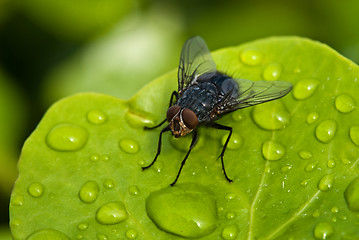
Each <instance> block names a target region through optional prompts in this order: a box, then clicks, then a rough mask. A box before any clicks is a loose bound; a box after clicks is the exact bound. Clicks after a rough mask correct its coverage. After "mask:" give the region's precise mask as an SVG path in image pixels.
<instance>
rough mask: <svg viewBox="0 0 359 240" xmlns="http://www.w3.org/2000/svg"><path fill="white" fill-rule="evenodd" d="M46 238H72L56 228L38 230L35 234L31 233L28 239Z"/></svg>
mask: <svg viewBox="0 0 359 240" xmlns="http://www.w3.org/2000/svg"><path fill="white" fill-rule="evenodd" d="M44 239H53V240H70V238H69V237H68V236H66V234H64V233H62V232H60V231H57V230H54V229H43V230H38V231H36V232H34V233H33V234H31V235H30V236H29V237H28V238H27V239H26V240H44Z"/></svg>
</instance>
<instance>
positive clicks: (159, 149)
mask: <svg viewBox="0 0 359 240" xmlns="http://www.w3.org/2000/svg"><path fill="white" fill-rule="evenodd" d="M169 130H170V127H169V126H167V127H165V128H164V129H162V130H161V132H160V137H159V139H158V145H157V153H156V156H155V159H153V161H152V162H151V164H150V165H148V166H146V167H142V170H146V169H147V168H149V167H151V166H152V165H153V164H154V163H155V162H156V160H157V157H158V156H159V155H160V153H161V142H162V133H164V132H167V131H169Z"/></svg>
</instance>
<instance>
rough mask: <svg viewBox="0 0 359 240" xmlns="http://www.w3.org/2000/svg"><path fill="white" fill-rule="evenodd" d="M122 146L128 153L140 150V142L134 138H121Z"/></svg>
mask: <svg viewBox="0 0 359 240" xmlns="http://www.w3.org/2000/svg"><path fill="white" fill-rule="evenodd" d="M119 145H120V148H121V149H122V150H123V151H124V152H126V153H131V154H134V153H137V152H138V151H139V150H140V146H139V145H138V143H137V142H136V141H134V140H132V139H128V138H125V139H122V140H120V143H119Z"/></svg>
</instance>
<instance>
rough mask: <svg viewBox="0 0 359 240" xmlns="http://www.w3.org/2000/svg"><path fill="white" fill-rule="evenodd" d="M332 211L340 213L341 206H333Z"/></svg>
mask: <svg viewBox="0 0 359 240" xmlns="http://www.w3.org/2000/svg"><path fill="white" fill-rule="evenodd" d="M330 211H332V213H338V212H339V208H338V207H337V206H333V207H332V209H330Z"/></svg>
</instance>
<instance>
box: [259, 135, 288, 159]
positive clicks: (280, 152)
mask: <svg viewBox="0 0 359 240" xmlns="http://www.w3.org/2000/svg"><path fill="white" fill-rule="evenodd" d="M285 152H286V150H285V147H284V146H283V145H282V144H280V143H279V142H276V141H273V140H269V141H265V142H264V143H263V146H262V153H263V156H264V158H265V159H267V160H270V161H276V160H279V159H281V158H282V157H283V156H284V154H285Z"/></svg>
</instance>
